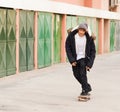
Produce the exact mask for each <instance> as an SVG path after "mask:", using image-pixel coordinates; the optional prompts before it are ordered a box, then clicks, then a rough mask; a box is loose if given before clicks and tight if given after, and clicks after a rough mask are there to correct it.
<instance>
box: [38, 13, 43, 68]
mask: <svg viewBox="0 0 120 112" xmlns="http://www.w3.org/2000/svg"><path fill="white" fill-rule="evenodd" d="M44 23H45V20H44V13H38V67H39V68H42V67H44V58H45V55H44V54H45V53H44V51H45V50H44V48H45V47H44V41H45V39H44V37H45V34H44V29H45V28H44V27H45V25H44Z"/></svg>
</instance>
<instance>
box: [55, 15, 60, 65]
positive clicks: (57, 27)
mask: <svg viewBox="0 0 120 112" xmlns="http://www.w3.org/2000/svg"><path fill="white" fill-rule="evenodd" d="M60 59H61V16H60V15H55V17H54V63H59V62H60Z"/></svg>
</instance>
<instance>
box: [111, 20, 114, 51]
mask: <svg viewBox="0 0 120 112" xmlns="http://www.w3.org/2000/svg"><path fill="white" fill-rule="evenodd" d="M114 38H115V22H114V21H111V22H110V51H113V50H114Z"/></svg>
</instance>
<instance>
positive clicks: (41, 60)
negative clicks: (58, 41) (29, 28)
mask: <svg viewBox="0 0 120 112" xmlns="http://www.w3.org/2000/svg"><path fill="white" fill-rule="evenodd" d="M51 32H52V14H50V13H41V12H39V13H38V67H39V68H42V67H46V66H49V65H51V52H52V51H51V37H52V35H51Z"/></svg>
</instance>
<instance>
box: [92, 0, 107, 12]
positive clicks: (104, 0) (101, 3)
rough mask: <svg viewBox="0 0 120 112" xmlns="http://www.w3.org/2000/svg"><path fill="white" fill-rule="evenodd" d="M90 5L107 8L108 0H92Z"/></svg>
mask: <svg viewBox="0 0 120 112" xmlns="http://www.w3.org/2000/svg"><path fill="white" fill-rule="evenodd" d="M92 7H93V8H97V9H103V10H108V9H109V8H108V7H109V0H99V1H98V0H92Z"/></svg>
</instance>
